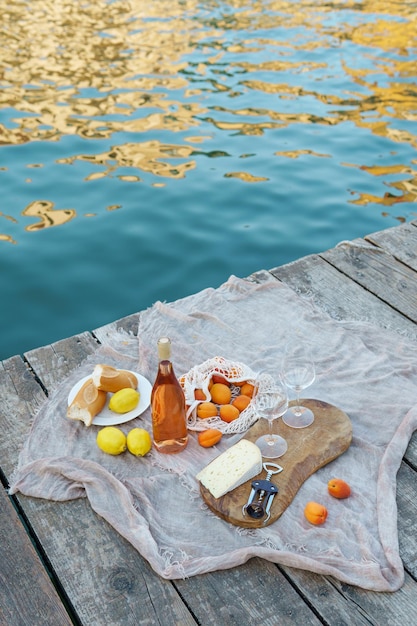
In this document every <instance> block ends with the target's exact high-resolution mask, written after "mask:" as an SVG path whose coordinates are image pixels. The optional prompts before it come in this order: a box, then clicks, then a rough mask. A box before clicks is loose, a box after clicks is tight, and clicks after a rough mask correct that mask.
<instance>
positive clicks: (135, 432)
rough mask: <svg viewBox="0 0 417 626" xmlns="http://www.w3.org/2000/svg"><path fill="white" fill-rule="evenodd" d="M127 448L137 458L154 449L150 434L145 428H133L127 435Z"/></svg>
mask: <svg viewBox="0 0 417 626" xmlns="http://www.w3.org/2000/svg"><path fill="white" fill-rule="evenodd" d="M127 448H128V450H129V452H131V453H132V454H134V455H135V456H145V454H148V452H149V450H150V449H151V448H152V439H151V436H150V434H149V433H148V431H147V430H145V429H144V428H132V430H130V431H129V432H128V434H127Z"/></svg>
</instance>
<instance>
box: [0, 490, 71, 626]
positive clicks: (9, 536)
mask: <svg viewBox="0 0 417 626" xmlns="http://www.w3.org/2000/svg"><path fill="white" fill-rule="evenodd" d="M0 528H1V538H0V563H1V568H0V624H2V626H3V625H4V626H6V625H7V626H34V624H42V625H43V626H56V625H57V624H60V626H67V625H68V626H70V625H71V624H72V623H73V622H72V620H71V619H70V618H69V616H68V613H67V612H66V610H65V609H64V606H63V604H62V602H61V599H60V597H59V596H58V593H57V591H56V589H55V587H54V586H53V584H52V583H51V581H50V579H49V576H48V574H47V572H46V570H45V567H44V565H43V564H42V562H41V560H40V558H39V556H38V554H37V552H36V551H35V549H34V547H33V545H32V543H31V541H30V539H29V537H28V535H27V533H26V531H25V529H24V527H23V524H22V522H21V521H20V519H19V517H18V515H17V513H16V511H15V509H14V507H13V505H12V503H11V502H10V500H9V498H8V497H7V495H6V493H5V492H4V490H3V489H2V488H1V487H0Z"/></svg>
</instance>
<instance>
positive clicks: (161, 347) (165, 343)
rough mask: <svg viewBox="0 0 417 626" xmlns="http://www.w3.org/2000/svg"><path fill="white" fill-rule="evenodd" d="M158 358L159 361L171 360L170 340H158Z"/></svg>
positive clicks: (167, 338)
mask: <svg viewBox="0 0 417 626" xmlns="http://www.w3.org/2000/svg"><path fill="white" fill-rule="evenodd" d="M158 356H159V360H160V361H169V359H170V358H171V339H170V338H169V337H161V338H160V339H159V340H158Z"/></svg>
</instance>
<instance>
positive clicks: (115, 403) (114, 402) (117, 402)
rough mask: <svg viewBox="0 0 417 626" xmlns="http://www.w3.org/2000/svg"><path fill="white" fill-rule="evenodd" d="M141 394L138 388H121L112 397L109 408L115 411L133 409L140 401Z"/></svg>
mask: <svg viewBox="0 0 417 626" xmlns="http://www.w3.org/2000/svg"><path fill="white" fill-rule="evenodd" d="M139 398H140V394H139V392H138V391H136V389H130V388H126V389H120V390H119V391H116V393H114V394H113V395H112V397H111V398H110V402H109V409H110V411H114V412H115V413H128V412H129V411H133V409H134V408H136V407H137V405H138V403H139Z"/></svg>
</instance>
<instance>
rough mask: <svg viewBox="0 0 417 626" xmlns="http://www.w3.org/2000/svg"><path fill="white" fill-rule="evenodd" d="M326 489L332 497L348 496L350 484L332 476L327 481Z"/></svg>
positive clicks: (341, 497)
mask: <svg viewBox="0 0 417 626" xmlns="http://www.w3.org/2000/svg"><path fill="white" fill-rule="evenodd" d="M327 489H328V490H329V493H330V495H332V496H333V497H334V498H339V499H340V500H342V499H343V498H348V497H349V496H350V494H351V490H350V486H349V485H348V483H347V482H345V481H344V480H342V479H341V478H332V479H331V480H329V482H328V483H327Z"/></svg>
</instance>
